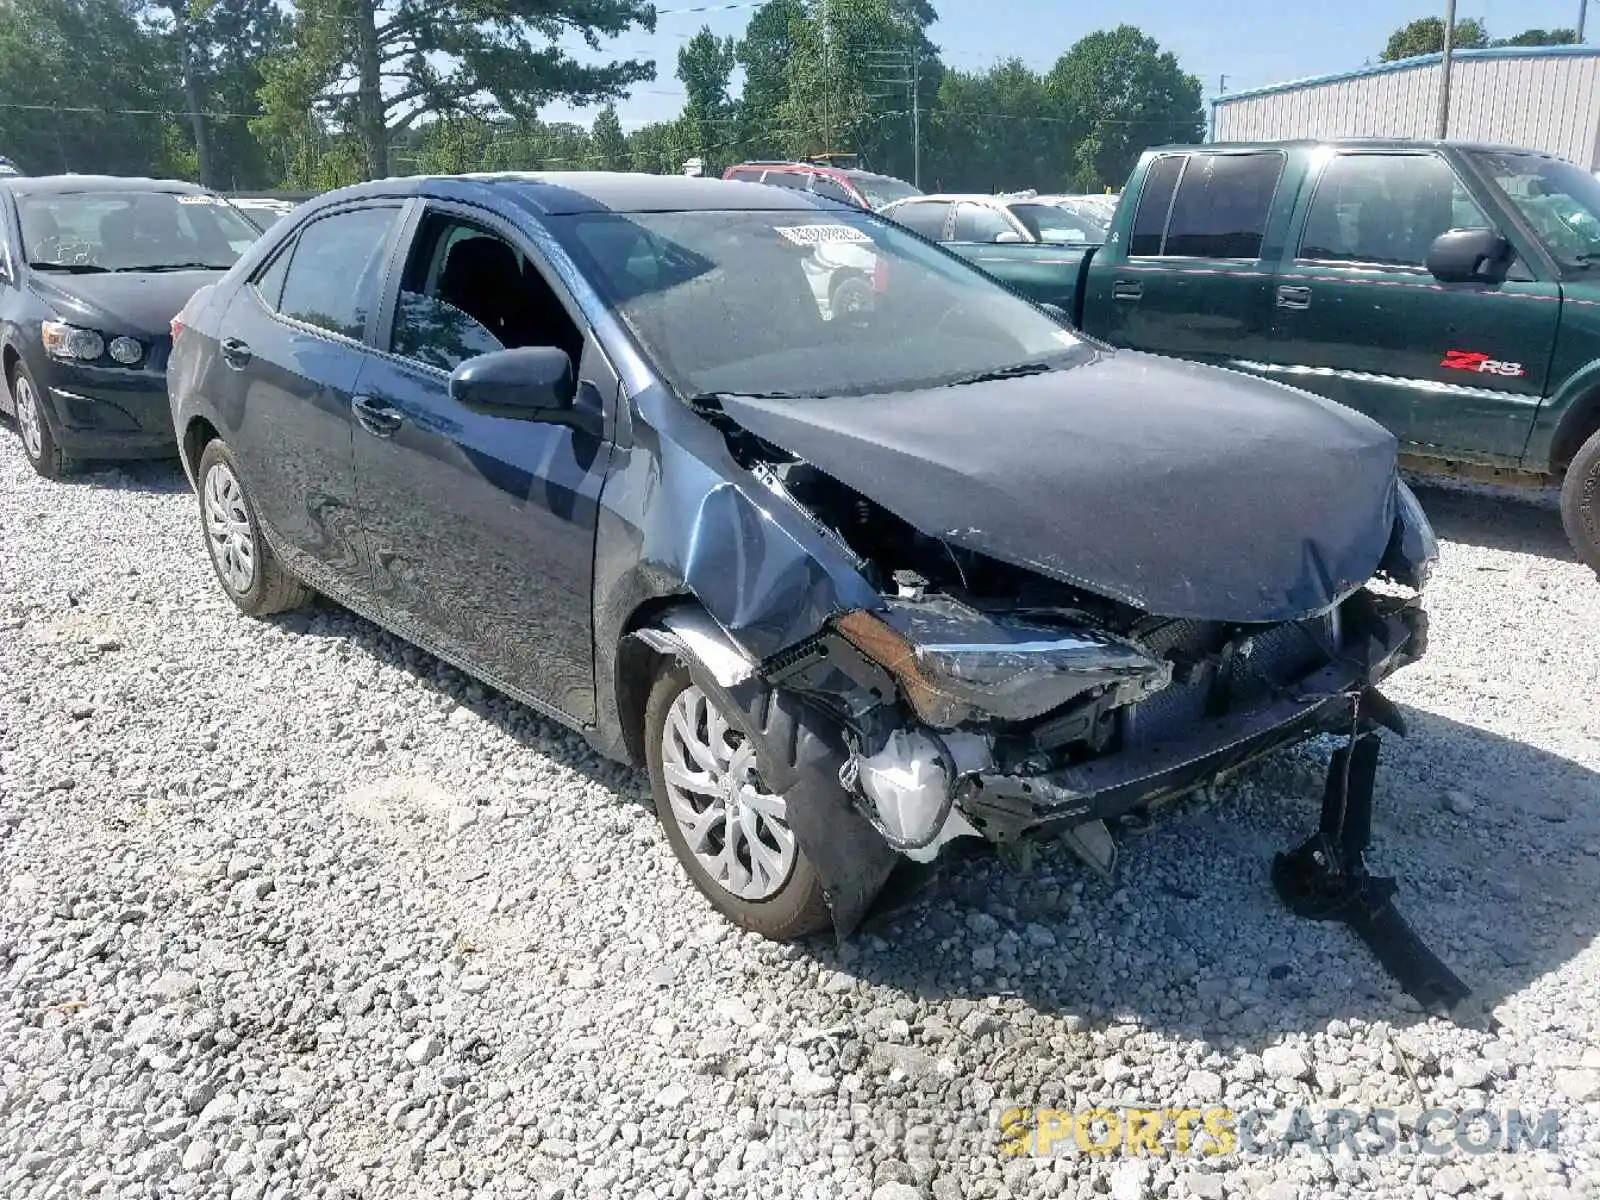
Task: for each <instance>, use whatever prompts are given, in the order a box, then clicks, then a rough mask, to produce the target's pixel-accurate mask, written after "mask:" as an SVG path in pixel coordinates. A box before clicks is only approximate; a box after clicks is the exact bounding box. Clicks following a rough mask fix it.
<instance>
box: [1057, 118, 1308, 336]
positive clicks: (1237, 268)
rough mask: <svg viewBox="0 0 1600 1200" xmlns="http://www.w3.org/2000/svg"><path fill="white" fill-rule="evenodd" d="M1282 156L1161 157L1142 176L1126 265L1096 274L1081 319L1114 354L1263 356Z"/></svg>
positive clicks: (1123, 260)
mask: <svg viewBox="0 0 1600 1200" xmlns="http://www.w3.org/2000/svg"><path fill="white" fill-rule="evenodd" d="M1285 163H1286V156H1285V155H1284V153H1283V152H1282V151H1278V150H1267V151H1218V152H1215V153H1212V152H1205V153H1200V152H1193V153H1178V154H1167V155H1162V156H1160V157H1159V158H1157V159H1156V160H1155V161H1154V162H1153V163H1152V164H1151V165H1150V167H1149V169H1148V170H1147V171H1146V173H1145V178H1144V185H1143V188H1142V189H1141V191H1140V195H1139V201H1138V204H1139V207H1138V209H1137V210H1136V211H1135V215H1134V223H1133V229H1132V233H1131V236H1130V237H1129V239H1128V245H1127V247H1126V251H1125V254H1124V256H1123V257H1122V258H1121V259H1120V261H1114V265H1109V266H1108V269H1104V270H1101V271H1097V272H1095V273H1093V275H1092V277H1091V281H1090V284H1091V286H1090V291H1089V293H1088V294H1087V296H1086V298H1085V308H1086V311H1093V312H1098V313H1101V314H1103V316H1101V318H1100V320H1099V322H1098V323H1097V324H1098V327H1097V328H1096V329H1095V330H1094V332H1096V333H1099V334H1101V335H1102V336H1104V337H1105V339H1106V340H1107V341H1109V342H1111V344H1112V345H1115V346H1126V347H1129V348H1131V349H1134V350H1149V351H1153V352H1155V353H1157V354H1171V355H1176V356H1178V357H1180V358H1191V359H1198V360H1200V361H1204V362H1220V361H1224V360H1227V359H1231V358H1241V357H1242V358H1248V357H1252V356H1253V355H1255V354H1257V353H1260V352H1261V351H1263V350H1264V349H1265V346H1266V342H1267V339H1268V337H1269V335H1270V333H1271V328H1272V275H1273V268H1272V266H1271V265H1269V264H1268V263H1266V262H1264V261H1263V254H1264V253H1267V252H1268V251H1267V247H1268V246H1269V244H1270V243H1269V240H1268V224H1269V219H1270V218H1271V216H1272V213H1273V199H1274V196H1275V194H1276V191H1277V188H1278V185H1279V183H1280V181H1281V180H1282V178H1283V173H1284V166H1285Z"/></svg>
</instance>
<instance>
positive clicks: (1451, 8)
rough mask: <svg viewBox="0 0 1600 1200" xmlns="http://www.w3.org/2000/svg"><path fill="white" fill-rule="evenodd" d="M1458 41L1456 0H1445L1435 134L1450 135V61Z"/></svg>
mask: <svg viewBox="0 0 1600 1200" xmlns="http://www.w3.org/2000/svg"><path fill="white" fill-rule="evenodd" d="M1455 41H1456V0H1445V6H1444V58H1443V59H1441V60H1440V62H1439V119H1438V120H1437V121H1436V122H1435V123H1434V131H1433V136H1434V137H1436V138H1441V139H1443V138H1446V137H1448V136H1449V135H1450V61H1451V54H1452V52H1453V51H1454V49H1455Z"/></svg>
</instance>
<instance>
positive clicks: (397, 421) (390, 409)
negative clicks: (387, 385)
mask: <svg viewBox="0 0 1600 1200" xmlns="http://www.w3.org/2000/svg"><path fill="white" fill-rule="evenodd" d="M350 411H351V412H353V413H355V415H356V423H357V424H358V425H360V426H361V428H363V429H365V430H366V431H367V432H368V433H370V434H372V436H373V437H382V438H386V437H393V436H394V435H395V434H396V433H397V432H399V429H400V426H402V425H404V424H405V418H404V417H402V416H401V415H400V414H399V413H398V412H397V411H395V408H394V406H393V405H392V404H390V403H389V402H388V401H387V400H380V399H379V398H378V397H376V396H356V397H354V398H353V399H352V400H351V401H350Z"/></svg>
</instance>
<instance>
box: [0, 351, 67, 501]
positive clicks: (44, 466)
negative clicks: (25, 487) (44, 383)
mask: <svg viewBox="0 0 1600 1200" xmlns="http://www.w3.org/2000/svg"><path fill="white" fill-rule="evenodd" d="M11 403H12V407H14V408H15V409H16V410H17V433H18V435H19V436H20V437H21V438H22V452H23V453H24V454H26V455H27V456H28V463H29V465H30V466H32V467H33V469H34V470H35V471H37V472H38V473H39V474H40V475H42V476H43V477H44V478H46V479H60V478H61V477H62V476H63V475H65V474H66V473H67V472H68V471H70V470H71V469H72V460H71V459H69V458H67V456H66V455H64V454H62V453H61V447H60V446H58V445H57V444H56V439H55V435H54V434H52V433H51V432H50V420H49V418H48V417H46V416H45V414H44V405H43V402H42V401H41V400H40V399H39V389H38V387H37V386H36V385H35V384H34V382H33V377H32V376H31V375H29V374H28V368H27V367H25V366H23V365H22V364H21V363H20V362H19V363H18V364H17V365H16V366H15V367H14V368H13V369H12V372H11Z"/></svg>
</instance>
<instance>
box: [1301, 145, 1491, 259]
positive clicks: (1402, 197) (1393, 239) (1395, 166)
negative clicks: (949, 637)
mask: <svg viewBox="0 0 1600 1200" xmlns="http://www.w3.org/2000/svg"><path fill="white" fill-rule="evenodd" d="M1489 227H1490V226H1489V219H1488V218H1487V217H1486V216H1485V215H1484V213H1483V210H1482V209H1480V208H1479V207H1478V205H1477V203H1476V202H1475V201H1474V200H1473V199H1472V197H1471V196H1470V195H1469V194H1468V193H1467V190H1466V189H1465V188H1464V187H1463V186H1462V185H1461V181H1460V180H1458V179H1457V178H1456V176H1455V172H1454V171H1452V170H1451V169H1450V167H1449V165H1448V164H1446V163H1445V161H1444V160H1443V159H1442V158H1440V157H1439V156H1438V155H1436V154H1341V155H1338V156H1337V157H1335V158H1333V159H1331V160H1330V161H1329V163H1328V165H1327V166H1326V167H1325V168H1324V169H1323V172H1322V178H1321V180H1320V181H1319V182H1318V183H1317V190H1316V194H1315V195H1314V196H1313V197H1312V199H1311V207H1310V209H1309V211H1308V212H1307V213H1306V225H1305V231H1304V232H1303V233H1302V235H1301V238H1300V251H1299V257H1300V258H1301V259H1309V260H1312V261H1315V262H1352V263H1372V264H1375V265H1384V266H1397V267H1416V268H1419V269H1420V268H1421V267H1422V266H1423V264H1424V263H1425V262H1426V261H1427V258H1428V250H1429V248H1430V247H1431V246H1432V245H1433V242H1434V239H1435V238H1437V237H1438V236H1439V235H1440V234H1442V233H1445V232H1446V231H1448V230H1451V229H1487V228H1489Z"/></svg>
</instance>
